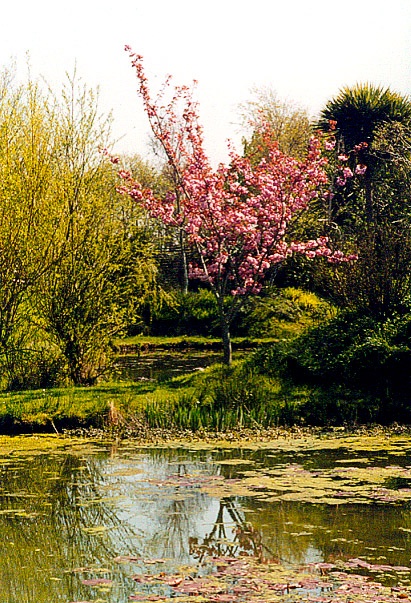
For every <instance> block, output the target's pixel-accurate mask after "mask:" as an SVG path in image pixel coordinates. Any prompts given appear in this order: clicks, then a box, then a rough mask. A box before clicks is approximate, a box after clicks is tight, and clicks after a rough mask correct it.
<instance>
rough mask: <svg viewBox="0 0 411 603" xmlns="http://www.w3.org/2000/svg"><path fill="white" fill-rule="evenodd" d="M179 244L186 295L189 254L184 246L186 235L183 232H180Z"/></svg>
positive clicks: (183, 287)
mask: <svg viewBox="0 0 411 603" xmlns="http://www.w3.org/2000/svg"><path fill="white" fill-rule="evenodd" d="M179 243H180V253H181V264H182V269H183V276H182V280H183V282H182V287H181V288H182V291H183V293H184V294H186V293H188V267H187V254H186V249H185V245H184V233H183V231H182V230H180V233H179Z"/></svg>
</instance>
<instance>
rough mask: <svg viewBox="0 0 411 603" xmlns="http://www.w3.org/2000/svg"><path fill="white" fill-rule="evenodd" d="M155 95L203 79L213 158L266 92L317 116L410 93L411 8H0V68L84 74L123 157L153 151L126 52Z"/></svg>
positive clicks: (20, 3)
mask: <svg viewBox="0 0 411 603" xmlns="http://www.w3.org/2000/svg"><path fill="white" fill-rule="evenodd" d="M125 44H129V45H130V46H131V47H132V48H133V49H134V50H135V51H136V52H138V53H140V54H142V55H143V56H144V57H145V65H146V71H147V75H148V76H149V77H150V78H152V81H153V85H154V86H159V85H160V83H161V82H162V81H163V79H164V77H165V76H166V75H168V74H172V75H173V77H174V81H175V82H176V83H180V84H182V83H188V84H189V83H190V82H191V81H192V80H193V79H196V80H198V82H199V85H198V91H197V98H198V100H199V101H200V114H201V121H202V123H203V125H204V127H205V138H206V144H207V149H208V151H209V153H210V156H211V157H212V159H213V160H215V161H220V160H225V159H226V148H227V147H226V140H227V138H231V139H233V140H234V141H237V140H238V137H239V127H238V122H239V113H238V104H239V103H242V102H244V101H246V100H247V99H248V98H249V97H250V89H251V88H252V87H270V88H272V89H273V90H275V91H276V92H277V94H278V95H279V97H280V98H282V99H290V100H292V101H294V102H296V103H298V104H300V105H302V106H303V107H305V108H307V109H308V110H309V112H310V113H311V114H313V115H316V114H318V112H319V110H320V109H321V107H322V106H323V104H324V103H325V102H326V100H327V99H329V98H331V97H332V96H334V95H335V94H336V93H337V92H338V90H339V89H340V88H341V87H342V86H345V85H352V84H355V83H357V82H372V83H375V84H382V85H385V86H390V87H391V88H392V89H393V90H395V91H398V92H401V93H404V94H411V0H390V2H388V1H387V0H344V2H342V1H336V0H311V1H307V0H248V1H247V2H246V1H244V0H205V1H203V0H111V1H108V0H68V1H64V2H63V1H61V0H60V1H59V0H14V1H13V2H12V1H8V2H7V3H5V5H4V6H2V8H1V20H0V63H1V65H7V64H9V62H10V59H11V58H15V59H17V61H18V64H19V65H20V66H24V64H25V60H26V59H25V56H26V53H27V52H28V53H29V54H30V57H31V65H32V72H33V74H41V75H42V76H44V77H45V78H46V79H47V80H48V81H49V82H51V84H52V85H56V86H59V85H60V84H61V82H62V81H63V79H64V76H65V73H66V72H69V73H72V72H73V69H74V65H75V64H77V72H78V73H79V74H80V75H81V77H82V79H83V80H84V81H85V82H86V83H87V84H88V85H90V86H92V87H94V86H99V87H100V99H101V102H100V107H101V110H102V112H107V111H109V110H112V111H113V116H114V134H115V137H116V138H121V140H120V141H119V142H118V144H117V150H118V152H121V151H126V152H129V153H133V152H138V153H140V154H142V155H145V154H146V152H148V151H147V137H148V130H147V122H146V120H145V116H144V112H143V109H142V105H141V102H140V100H139V99H138V96H137V94H136V87H137V86H136V80H135V76H134V73H133V70H132V68H131V67H130V63H129V58H128V56H127V54H126V53H125V52H124V45H125Z"/></svg>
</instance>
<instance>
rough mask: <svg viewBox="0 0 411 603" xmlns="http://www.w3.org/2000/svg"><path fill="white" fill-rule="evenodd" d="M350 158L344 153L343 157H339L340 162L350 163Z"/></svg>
mask: <svg viewBox="0 0 411 603" xmlns="http://www.w3.org/2000/svg"><path fill="white" fill-rule="evenodd" d="M348 159H349V157H348V155H345V154H344V153H343V154H341V155H338V161H343V162H344V161H348Z"/></svg>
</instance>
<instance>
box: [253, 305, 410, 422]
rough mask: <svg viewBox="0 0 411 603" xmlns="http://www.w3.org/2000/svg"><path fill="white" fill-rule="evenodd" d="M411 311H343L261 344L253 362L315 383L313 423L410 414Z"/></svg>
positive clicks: (308, 408) (293, 381)
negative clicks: (382, 314)
mask: <svg viewBox="0 0 411 603" xmlns="http://www.w3.org/2000/svg"><path fill="white" fill-rule="evenodd" d="M410 332H411V314H409V315H407V316H403V317H399V318H397V319H393V320H390V321H386V322H381V323H377V322H375V321H374V320H373V319H371V318H370V317H367V316H362V315H359V314H356V313H342V314H341V315H339V316H338V317H336V318H335V319H333V320H331V321H330V322H328V323H327V324H324V325H321V326H319V327H316V328H313V329H311V330H309V331H308V332H307V333H304V334H302V335H301V336H300V337H298V338H296V339H294V340H289V341H285V340H283V341H282V342H280V343H279V344H278V345H276V346H271V347H269V348H265V349H261V350H260V351H259V352H257V353H256V355H255V356H254V358H253V360H252V363H253V366H254V367H258V370H259V371H260V372H263V373H266V374H270V375H272V376H277V377H280V378H281V379H282V381H283V383H285V384H288V386H289V387H290V388H292V387H293V386H296V385H301V384H307V385H309V386H310V387H311V394H310V396H309V399H308V401H307V402H306V403H305V405H304V406H303V407H302V408H301V414H302V416H304V417H305V420H306V421H307V422H310V423H316V424H318V423H321V424H326V423H330V422H331V423H335V424H341V423H344V422H361V423H364V422H381V423H387V422H392V421H402V422H404V421H407V422H409V421H410V420H411V405H410V403H409V400H410V399H411V348H410V343H409V342H410V340H409V338H408V335H409V333H410Z"/></svg>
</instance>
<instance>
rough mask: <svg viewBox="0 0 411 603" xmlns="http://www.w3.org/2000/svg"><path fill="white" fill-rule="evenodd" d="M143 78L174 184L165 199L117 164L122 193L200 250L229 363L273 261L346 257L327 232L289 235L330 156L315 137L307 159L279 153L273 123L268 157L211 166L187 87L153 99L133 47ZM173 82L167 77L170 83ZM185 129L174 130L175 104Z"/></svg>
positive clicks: (199, 266)
mask: <svg viewBox="0 0 411 603" xmlns="http://www.w3.org/2000/svg"><path fill="white" fill-rule="evenodd" d="M126 50H127V51H128V52H129V54H130V57H131V60H132V65H133V67H134V68H135V70H136V73H137V77H138V80H139V84H140V88H139V92H140V95H141V97H142V99H143V102H144V106H145V110H146V113H147V115H148V117H149V120H150V124H151V127H152V130H153V133H154V135H155V136H156V138H157V139H158V141H159V142H160V143H161V144H162V145H163V148H164V151H165V153H166V155H167V157H168V159H169V163H170V165H171V166H172V167H173V169H174V170H175V176H176V179H175V186H174V187H173V188H172V189H171V190H170V191H169V193H168V195H167V196H166V198H165V199H164V198H158V197H157V196H156V195H155V194H154V192H153V191H152V190H151V189H149V188H143V187H142V185H141V184H140V183H139V182H138V181H136V180H135V179H134V178H133V176H132V174H131V173H130V172H127V171H124V170H122V171H120V176H121V177H122V179H123V182H124V184H123V188H122V190H123V192H124V193H125V194H127V195H129V196H130V197H131V198H132V199H133V200H134V201H136V202H137V203H139V204H141V205H142V206H143V207H145V208H146V209H148V211H149V212H150V213H151V215H152V216H154V217H156V218H157V219H159V220H160V221H162V222H163V223H164V224H167V225H170V226H174V227H175V228H177V229H178V230H179V231H180V232H182V233H183V234H184V236H185V238H186V241H187V244H188V245H189V246H190V248H191V249H192V251H193V253H195V255H196V261H195V262H193V263H192V264H191V266H190V277H191V278H195V279H200V280H201V281H203V282H205V283H207V284H208V285H209V287H210V288H211V290H212V291H213V293H214V295H215V296H216V299H217V303H218V308H219V316H220V323H221V333H222V341H223V348H224V362H225V363H226V364H230V363H231V359H232V354H231V338H230V325H231V323H232V321H233V320H234V318H235V316H236V314H237V313H238V311H239V309H240V308H241V307H242V306H243V304H244V301H245V300H246V299H247V298H248V297H249V296H250V295H254V294H256V293H258V292H259V291H260V290H261V288H262V286H263V282H264V278H265V276H266V274H267V271H268V270H269V269H270V267H271V266H273V265H275V264H277V263H279V262H282V261H284V260H285V258H287V257H288V256H290V255H291V254H293V253H302V254H305V255H306V256H307V257H309V258H315V257H318V256H325V257H327V259H328V261H330V262H339V261H344V260H348V258H345V257H344V256H343V254H342V253H341V252H338V251H335V252H333V251H332V250H331V249H330V247H329V244H328V240H327V239H326V238H324V237H320V238H318V239H312V240H309V241H298V242H295V241H287V228H288V226H289V224H290V223H291V222H292V221H293V220H295V219H296V218H297V217H299V216H300V215H301V214H303V213H304V212H305V211H306V210H307V207H308V206H309V204H310V202H311V201H312V200H313V199H315V198H316V197H318V195H320V194H321V189H322V187H323V186H324V185H325V184H326V183H327V177H326V174H325V170H324V167H325V160H324V159H323V158H322V156H321V152H320V146H319V143H318V141H317V140H315V139H312V140H311V141H310V145H309V149H308V152H307V155H306V157H305V159H304V160H302V161H299V160H297V159H294V158H292V157H289V156H287V155H285V154H284V153H282V152H281V151H280V150H279V149H278V144H277V143H276V142H274V141H273V136H272V132H271V129H270V128H269V126H267V125H265V126H264V128H262V129H261V131H260V132H259V134H260V135H261V137H262V141H263V143H264V145H265V148H266V149H267V152H266V157H264V158H262V159H261V161H259V162H258V163H257V164H254V163H253V162H252V161H251V160H250V159H249V158H248V157H242V156H239V155H238V154H237V153H236V152H235V151H234V150H231V162H230V164H229V165H228V166H225V165H222V164H220V165H219V166H218V168H217V169H216V170H213V169H212V168H211V166H210V163H209V160H208V158H207V156H206V154H205V151H204V145H203V136H202V128H201V126H200V124H199V117H198V110H197V106H196V104H195V102H194V101H193V98H192V92H191V90H190V89H189V88H187V87H180V88H176V89H174V94H172V99H171V101H170V103H169V104H168V105H167V106H164V104H163V103H162V101H159V100H157V101H156V102H153V101H152V100H151V96H150V92H149V88H148V85H147V78H146V76H145V73H144V69H143V61H142V57H141V56H140V55H137V54H134V53H133V52H132V51H131V49H130V48H129V47H127V48H126ZM167 85H168V82H167ZM178 101H180V102H181V105H180V108H181V113H180V115H181V116H182V117H183V119H184V124H185V125H184V128H183V130H182V131H181V132H178V134H177V144H176V138H175V135H176V132H175V128H174V125H175V123H176V119H177V118H176V115H177V103H178Z"/></svg>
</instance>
